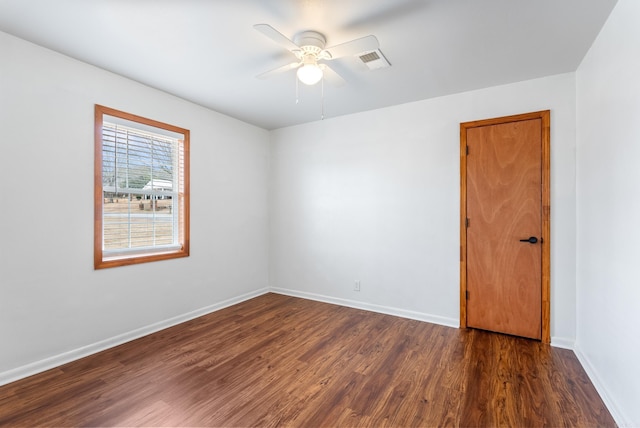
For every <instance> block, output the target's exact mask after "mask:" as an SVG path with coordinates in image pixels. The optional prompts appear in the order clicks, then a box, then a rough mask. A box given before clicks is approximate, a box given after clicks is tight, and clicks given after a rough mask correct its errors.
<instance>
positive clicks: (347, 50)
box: [324, 36, 380, 59]
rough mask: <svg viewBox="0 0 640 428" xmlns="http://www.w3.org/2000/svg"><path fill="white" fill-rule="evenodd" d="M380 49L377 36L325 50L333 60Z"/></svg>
mask: <svg viewBox="0 0 640 428" xmlns="http://www.w3.org/2000/svg"><path fill="white" fill-rule="evenodd" d="M379 47H380V44H379V43H378V39H376V36H366V37H362V38H360V39H355V40H351V41H350V42H345V43H341V44H339V45H335V46H331V47H330V48H327V49H325V50H324V51H325V52H328V53H329V55H331V59H336V58H340V57H343V56H349V55H355V54H358V53H361V52H366V51H374V50H376V49H378V48H379Z"/></svg>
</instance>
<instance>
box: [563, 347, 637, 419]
mask: <svg viewBox="0 0 640 428" xmlns="http://www.w3.org/2000/svg"><path fill="white" fill-rule="evenodd" d="M573 352H574V353H575V354H576V357H578V361H580V364H582V367H583V368H584V371H585V372H587V376H589V379H590V380H591V383H592V384H593V386H594V387H595V388H596V391H598V394H600V398H602V401H604V404H605V406H607V409H608V410H609V413H611V416H613V419H614V420H615V421H616V424H617V425H618V426H619V427H633V426H636V425H633V424H632V423H631V422H629V420H630V419H627V418H626V417H625V416H624V415H623V414H622V412H621V411H620V409H619V408H618V407H617V406H616V403H615V401H614V400H613V399H612V398H611V394H610V393H609V390H608V389H607V388H606V387H605V385H604V383H602V381H601V380H600V376H599V375H598V371H597V370H596V369H595V368H594V367H593V364H591V361H590V360H589V358H587V356H586V355H585V354H584V353H583V352H582V350H581V349H580V345H579V344H576V345H575V347H574V350H573Z"/></svg>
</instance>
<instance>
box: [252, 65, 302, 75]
mask: <svg viewBox="0 0 640 428" xmlns="http://www.w3.org/2000/svg"><path fill="white" fill-rule="evenodd" d="M298 67H300V63H299V62H292V63H291V64H287V65H283V66H281V67H278V68H274V69H273V70H269V71H265V72H264V73H260V74H258V75H257V76H256V78H258V79H268V78H269V77H272V76H275V75H276V74H281V73H285V72H287V71H289V70H293V69H294V68H298Z"/></svg>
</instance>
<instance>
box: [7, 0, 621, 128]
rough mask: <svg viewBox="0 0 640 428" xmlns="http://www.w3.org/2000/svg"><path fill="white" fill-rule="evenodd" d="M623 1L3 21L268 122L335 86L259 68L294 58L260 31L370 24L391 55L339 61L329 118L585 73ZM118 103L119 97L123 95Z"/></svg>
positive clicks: (247, 2)
mask: <svg viewBox="0 0 640 428" xmlns="http://www.w3.org/2000/svg"><path fill="white" fill-rule="evenodd" d="M615 3H616V0H233V1H232V0H55V1H52V0H0V30H1V31H4V32H6V33H9V34H13V35H15V36H18V37H20V38H23V39H26V40H28V41H31V42H33V43H36V44H39V45H42V46H45V47H47V48H50V49H53V50H55V51H58V52H61V53H63V54H66V55H69V56H71V57H73V58H76V59H79V60H81V61H84V62H87V63H89V64H93V65H96V66H98V67H101V68H103V69H106V70H109V71H112V72H114V73H118V74H120V75H123V76H126V77H128V78H131V79H133V80H136V81H139V82H142V83H144V84H147V85H149V86H152V87H154V88H158V89H161V90H163V91H166V92H169V93H171V94H174V95H177V96H179V97H182V98H185V99H187V100H190V101H192V102H195V103H197V104H200V105H203V106H206V107H209V108H211V109H213V110H216V111H219V112H222V113H225V114H227V115H229V116H233V117H236V118H238V119H241V120H243V121H245V122H248V123H252V124H255V125H257V126H260V127H263V128H266V129H275V128H280V127H284V126H290V125H294V124H299V123H305V122H310V121H315V120H319V119H320V117H321V112H322V103H321V92H320V89H321V86H320V85H317V86H314V87H307V86H303V85H300V93H299V103H298V104H296V85H295V78H294V76H295V73H294V72H289V73H287V74H282V75H278V76H276V77H274V78H272V79H269V80H259V79H256V78H255V76H256V75H257V74H259V73H261V72H263V71H267V70H269V69H272V68H275V67H278V66H280V65H283V64H286V63H289V62H291V61H292V60H293V59H294V57H293V55H292V54H291V53H289V52H287V51H286V50H284V49H283V48H281V47H280V46H279V45H277V44H275V43H274V42H273V41H271V40H269V39H268V38H266V37H265V36H264V35H262V34H261V33H259V32H258V31H256V30H254V29H253V24H257V23H267V24H270V25H271V26H273V27H275V28H276V29H277V30H279V31H280V32H281V33H283V34H284V35H285V36H287V37H290V38H292V37H293V36H294V35H295V34H296V33H298V32H300V31H303V30H316V31H319V32H321V33H323V34H324V35H325V36H326V38H327V45H328V46H331V45H336V44H339V43H343V42H345V41H349V40H352V39H355V38H359V37H363V36H366V35H369V34H373V35H375V36H376V37H377V38H378V40H379V42H380V49H381V51H382V52H383V53H384V55H385V56H386V57H387V58H388V60H389V61H390V62H391V64H392V66H391V67H390V68H386V69H380V70H374V71H369V70H368V69H367V68H366V67H365V66H364V65H363V64H362V63H359V62H358V60H357V59H356V58H355V57H353V58H352V57H349V58H343V59H339V60H334V61H332V63H331V64H332V66H333V67H334V69H335V70H336V71H338V72H340V73H341V75H342V76H343V77H344V78H345V79H346V80H347V84H346V85H344V86H341V87H333V86H329V85H325V88H324V112H325V117H335V116H339V115H344V114H349V113H354V112H359V111H365V110H371V109H376V108H381V107H386V106H390V105H394V104H401V103H406V102H411V101H416V100H421V99H426V98H432V97H438V96H442V95H448V94H453V93H458V92H463V91H468V90H473V89H479V88H484V87H489V86H495V85H500V84H505V83H511V82H517V81H522V80H527V79H532V78H537V77H542V76H548V75H553V74H558V73H565V72H571V71H575V70H576V68H577V67H578V65H579V64H580V61H581V60H582V58H583V57H584V55H585V54H586V52H587V50H588V49H589V47H590V46H591V43H592V42H593V40H594V39H595V37H596V35H597V34H598V32H599V31H600V28H601V27H602V25H603V24H604V22H605V20H606V18H607V17H608V15H609V13H610V12H611V9H612V8H613V6H614V5H615ZM114 107H117V106H114Z"/></svg>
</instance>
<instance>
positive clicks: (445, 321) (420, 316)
mask: <svg viewBox="0 0 640 428" xmlns="http://www.w3.org/2000/svg"><path fill="white" fill-rule="evenodd" d="M270 291H271V292H272V293H277V294H284V295H285V296H292V297H300V298H302V299H309V300H316V301H318V302H324V303H332V304H334V305H340V306H347V307H349V308H355V309H362V310H365V311H371V312H378V313H381V314H387V315H394V316H397V317H402V318H408V319H412V320H418V321H425V322H430V323H432V324H439V325H444V326H447V327H454V328H458V327H459V326H460V321H459V320H457V319H455V318H448V317H441V316H439V315H431V314H426V313H423V312H415V311H408V310H405V309H398V308H392V307H389V306H381V305H375V304H373V303H365V302H359V301H357V300H348V299H341V298H338V297H330V296H325V295H322V294H315V293H307V292H303V291H296V290H289V289H285V288H277V287H271V289H270Z"/></svg>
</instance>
